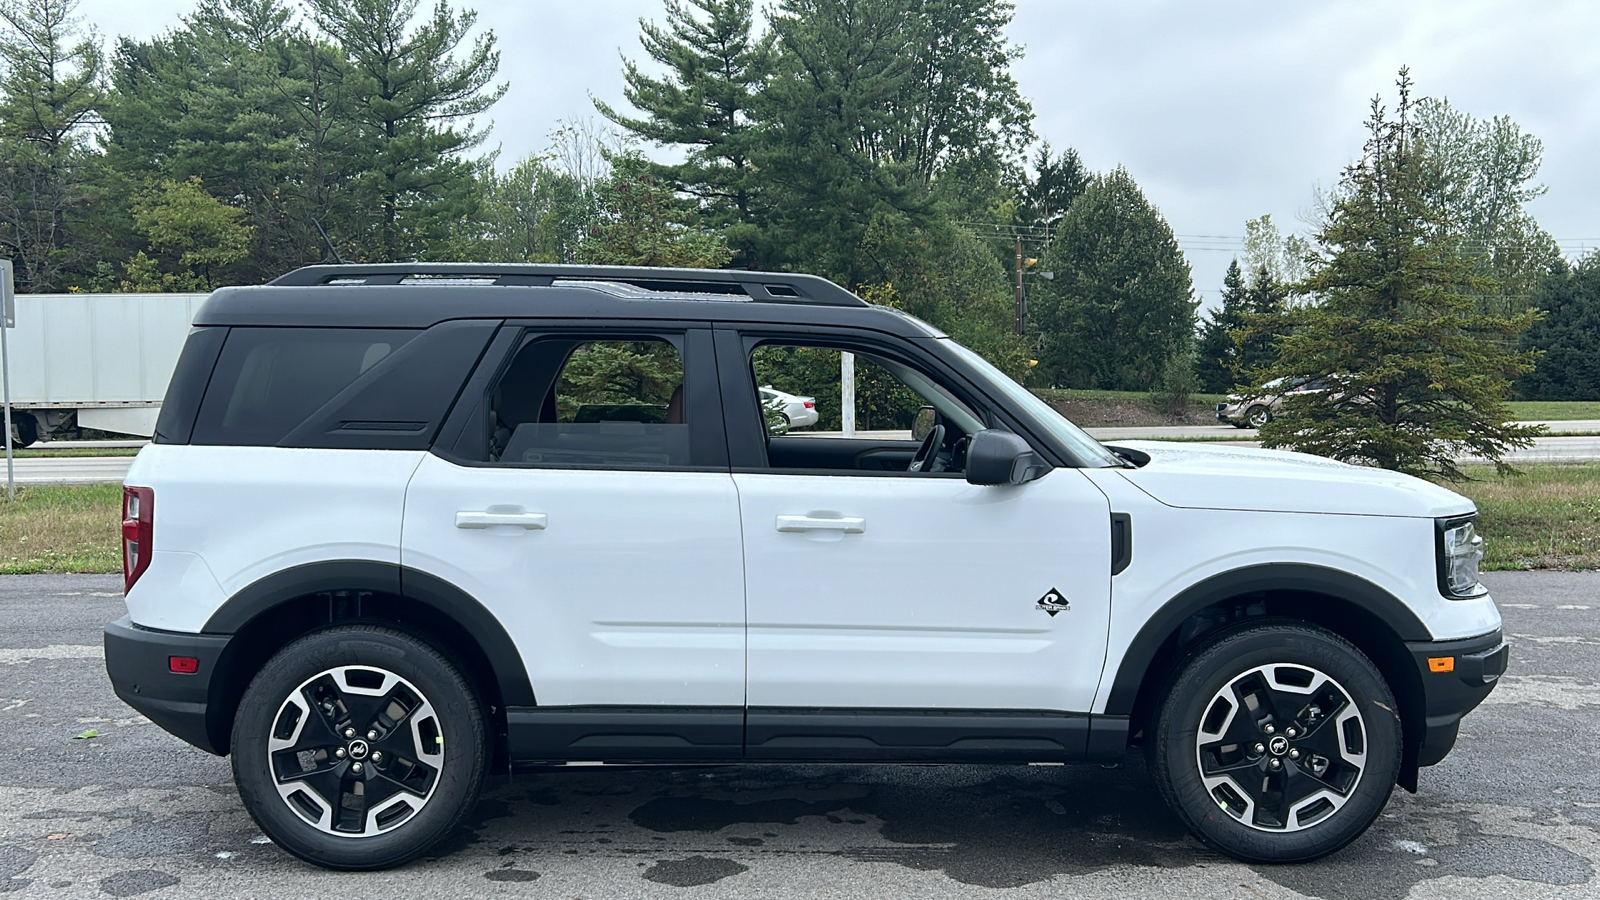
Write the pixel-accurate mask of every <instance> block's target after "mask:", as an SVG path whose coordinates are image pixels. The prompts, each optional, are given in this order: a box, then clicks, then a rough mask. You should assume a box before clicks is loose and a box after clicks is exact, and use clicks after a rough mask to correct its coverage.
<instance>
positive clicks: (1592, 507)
mask: <svg viewBox="0 0 1600 900" xmlns="http://www.w3.org/2000/svg"><path fill="white" fill-rule="evenodd" d="M1519 468H1520V471H1521V473H1522V474H1520V475H1511V476H1508V477H1505V478H1500V477H1498V476H1496V475H1495V473H1494V469H1493V468H1491V467H1489V466H1468V467H1465V471H1466V472H1467V474H1468V475H1469V476H1471V477H1472V478H1475V479H1478V480H1476V481H1470V482H1466V483H1464V484H1457V485H1449V487H1450V488H1451V489H1452V490H1454V491H1457V492H1459V493H1462V494H1465V495H1467V496H1468V497H1471V498H1472V499H1473V501H1474V502H1476V503H1477V504H1478V512H1479V516H1478V530H1479V532H1480V533H1481V534H1482V535H1483V536H1484V549H1485V553H1486V554H1487V555H1486V556H1485V558H1484V568H1485V569H1496V570H1515V569H1600V463H1593V462H1589V463H1539V464H1536V465H1524V466H1520V467H1519Z"/></svg>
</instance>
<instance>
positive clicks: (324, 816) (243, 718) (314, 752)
mask: <svg viewBox="0 0 1600 900" xmlns="http://www.w3.org/2000/svg"><path fill="white" fill-rule="evenodd" d="M486 750H487V748H486V746H485V730H484V723H483V718H482V714H481V712H480V710H479V707H478V703H477V700H476V698H475V697H474V695H473V692H472V690H471V688H470V686H469V685H468V683H467V681H466V679H464V678H463V677H462V676H461V674H460V673H459V672H458V671H457V670H456V669H455V667H454V666H452V665H451V664H450V662H449V661H448V660H447V659H445V658H444V657H443V656H442V655H440V654H439V653H438V652H437V651H436V650H434V649H433V648H431V647H429V646H427V645H426V644H424V643H422V642H421V641H419V640H417V639H416V638H414V637H411V636H410V635H407V634H404V633H401V632H398V631H393V630H390V629H387V628H378V627H372V626H345V627H339V628H330V629H328V630H326V631H320V632H316V633H313V634H310V635H307V636H306V637H304V638H301V639H300V640H297V641H295V642H294V643H292V644H290V645H289V646H287V647H285V648H284V649H283V650H281V651H280V652H279V653H278V654H277V655H276V656H274V657H273V658H272V659H271V660H270V661H269V662H268V663H267V664H266V666H264V667H263V668H262V670H261V672H260V674H259V675H257V676H256V678H255V680H254V681H253V682H251V684H250V687H249V689H248V690H246V691H245V694H244V697H243V699H242V700H241V701H240V705H239V714H238V716H237V718H236V719H235V720H234V727H233V746H232V751H233V774H234V781H235V782H236V783H237V784H238V786H239V793H240V795H241V796H242V797H243V799H244V802H245V807H246V808H247V809H248V810H249V811H250V815H251V816H252V817H253V818H254V819H255V821H256V824H257V825H259V826H261V830H262V831H264V832H266V834H267V836H268V837H270V838H272V840H273V841H274V842H275V843H276V844H278V846H280V847H282V848H283V849H285V850H287V851H288V852H290V853H292V854H294V855H295V856H298V857H300V858H301V859H303V860H306V861H307V862H311V863H315V864H317V865H320V866H326V867H328V868H334V869H382V868H388V867H390V866H396V865H399V864H401V863H404V862H406V861H407V860H410V859H412V858H414V857H416V856H417V855H418V854H420V853H422V852H424V851H426V850H427V849H428V848H429V847H430V846H432V845H433V844H434V843H435V842H437V841H438V840H439V839H440V838H443V837H444V836H445V835H447V834H448V833H449V832H450V830H451V829H452V828H454V827H455V826H456V824H457V823H458V822H460V820H461V817H462V816H463V815H464V814H465V813H466V812H467V810H469V809H470V808H471V807H472V805H473V804H474V803H475V802H476V801H477V796H478V790H479V787H480V786H481V784H482V782H483V773H484V761H485V759H486Z"/></svg>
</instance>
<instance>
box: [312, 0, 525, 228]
mask: <svg viewBox="0 0 1600 900" xmlns="http://www.w3.org/2000/svg"><path fill="white" fill-rule="evenodd" d="M308 2H309V5H310V8H311V11H312V14H313V16H314V18H315V20H316V23H317V26H318V27H319V28H321V29H322V30H323V31H324V32H326V33H327V35H328V36H329V37H330V38H331V39H332V40H333V42H334V43H335V44H336V45H337V46H338V48H339V50H340V52H341V54H342V56H343V60H342V62H341V65H342V67H343V69H344V73H343V76H342V78H341V82H340V84H341V88H342V90H343V91H344V93H345V96H347V97H348V101H349V103H350V115H351V119H352V121H353V122H354V123H355V124H356V125H357V126H358V127H359V132H358V134H359V135H360V144H359V153H360V156H361V162H362V163H363V165H362V168H361V171H360V174H359V175H358V176H357V177H356V178H355V179H354V184H353V185H352V188H351V190H352V191H353V192H354V193H355V196H356V202H357V203H358V204H359V209H360V211H361V213H362V214H363V215H364V216H365V218H366V225H367V228H366V232H365V233H364V234H362V235H360V236H359V237H358V238H357V254H356V255H358V256H360V257H363V258H368V259H380V260H401V259H411V258H417V257H419V256H426V255H429V253H430V248H431V247H433V246H434V245H435V244H446V243H448V242H449V240H450V239H451V238H452V237H453V236H455V235H457V234H459V233H460V232H461V231H462V230H470V229H475V221H474V216H475V213H476V211H477V205H478V202H479V192H478V190H477V188H478V185H477V183H476V180H475V179H474V177H473V176H474V174H475V169H474V166H473V165H472V163H470V162H469V161H467V160H466V159H464V158H463V157H462V154H463V153H464V152H465V151H467V150H470V149H472V148H473V147H476V146H478V145H479V144H480V143H482V142H483V139H484V137H485V133H484V132H482V131H479V130H478V129H477V127H476V126H475V124H474V123H473V122H472V121H471V119H472V117H473V116H476V115H478V114H480V113H482V112H484V111H485V110H487V109H488V108H489V107H490V106H492V105H494V103H495V102H496V101H498V100H499V99H500V97H501V96H502V95H504V94H505V90H506V88H505V85H494V84H492V82H493V80H494V76H495V72H496V71H497V70H498V69H499V66H500V53H499V51H498V50H496V49H495V36H494V33H493V32H487V33H485V34H482V35H479V36H478V37H477V38H476V39H474V41H473V42H472V45H471V46H470V47H469V48H468V49H467V50H466V52H465V54H464V55H463V56H462V58H459V59H458V58H457V56H456V53H457V50H458V48H460V47H461V44H462V42H463V41H464V40H466V37H467V35H468V33H469V32H470V31H471V30H472V27H473V25H474V24H475V23H476V21H477V13H475V12H472V11H463V12H460V13H457V12H455V11H454V10H452V9H451V8H450V6H449V5H448V4H447V3H445V2H443V0H441V2H440V3H439V4H438V5H437V6H435V7H434V8H433V11H432V13H431V14H429V15H425V16H422V17H420V18H421V21H417V19H418V18H419V17H418V15H417V7H418V3H419V0H308ZM452 123H454V124H452Z"/></svg>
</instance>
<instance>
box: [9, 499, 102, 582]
mask: <svg viewBox="0 0 1600 900" xmlns="http://www.w3.org/2000/svg"><path fill="white" fill-rule="evenodd" d="M121 515H122V485H120V484H45V485H24V486H22V487H19V488H17V501H16V502H15V503H6V502H5V493H4V492H3V491H0V574H4V575H29V574H35V573H41V572H120V571H122V548H121V546H120V545H119V541H120V540H121V536H120V534H119V528H118V525H119V520H120V517H121Z"/></svg>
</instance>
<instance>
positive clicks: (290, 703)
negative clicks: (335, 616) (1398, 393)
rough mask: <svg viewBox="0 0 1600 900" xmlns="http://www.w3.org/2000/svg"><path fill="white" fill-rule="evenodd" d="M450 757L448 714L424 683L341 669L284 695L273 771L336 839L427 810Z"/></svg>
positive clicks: (295, 807)
mask: <svg viewBox="0 0 1600 900" xmlns="http://www.w3.org/2000/svg"><path fill="white" fill-rule="evenodd" d="M444 753H445V748H444V732H443V729H442V726H441V723H440V721H439V715H438V713H437V712H436V711H435V709H434V706H433V704H432V703H431V702H429V700H428V698H427V697H426V696H424V695H423V693H422V691H420V690H418V689H417V687H416V686H415V685H413V684H412V683H411V682H409V681H407V680H406V679H404V678H401V677H400V676H399V675H396V674H394V673H393V672H389V671H387V670H385V669H382V668H378V667H375V666H340V667H338V668H332V669H327V670H325V671H322V672H320V673H318V674H317V675H315V676H313V677H311V678H309V679H307V680H306V681H305V682H304V683H302V684H301V685H300V686H299V687H298V688H297V689H295V690H294V691H293V692H292V693H290V694H289V696H288V697H286V698H285V699H284V701H283V704H282V705H281V706H280V707H279V709H278V712H277V715H276V716H275V717H274V718H273V725H272V733H271V735H270V737H269V739H268V741H267V766H268V769H269V772H270V774H271V777H272V782H273V784H274V786H275V787H276V788H277V791H278V795H279V796H280V797H281V798H283V802H284V803H285V805H287V806H288V807H289V809H290V810H291V811H293V812H294V813H295V814H296V815H298V816H299V817H300V818H302V819H304V820H305V821H306V822H307V823H308V824H310V825H312V826H314V827H315V828H316V829H317V830H318V831H321V832H324V833H326V834H331V835H335V836H338V837H349V838H359V837H369V836H372V835H375V834H379V833H382V832H385V831H388V830H389V829H392V828H394V827H395V826H397V825H400V824H401V823H402V822H405V821H407V820H408V819H410V818H411V817H412V816H414V815H416V813H418V812H419V811H421V810H422V808H423V807H424V806H425V805H426V804H427V802H428V800H429V799H430V798H431V797H432V796H433V792H434V788H435V787H436V786H437V784H438V781H439V773H440V771H441V769H442V767H443V765H444Z"/></svg>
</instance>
